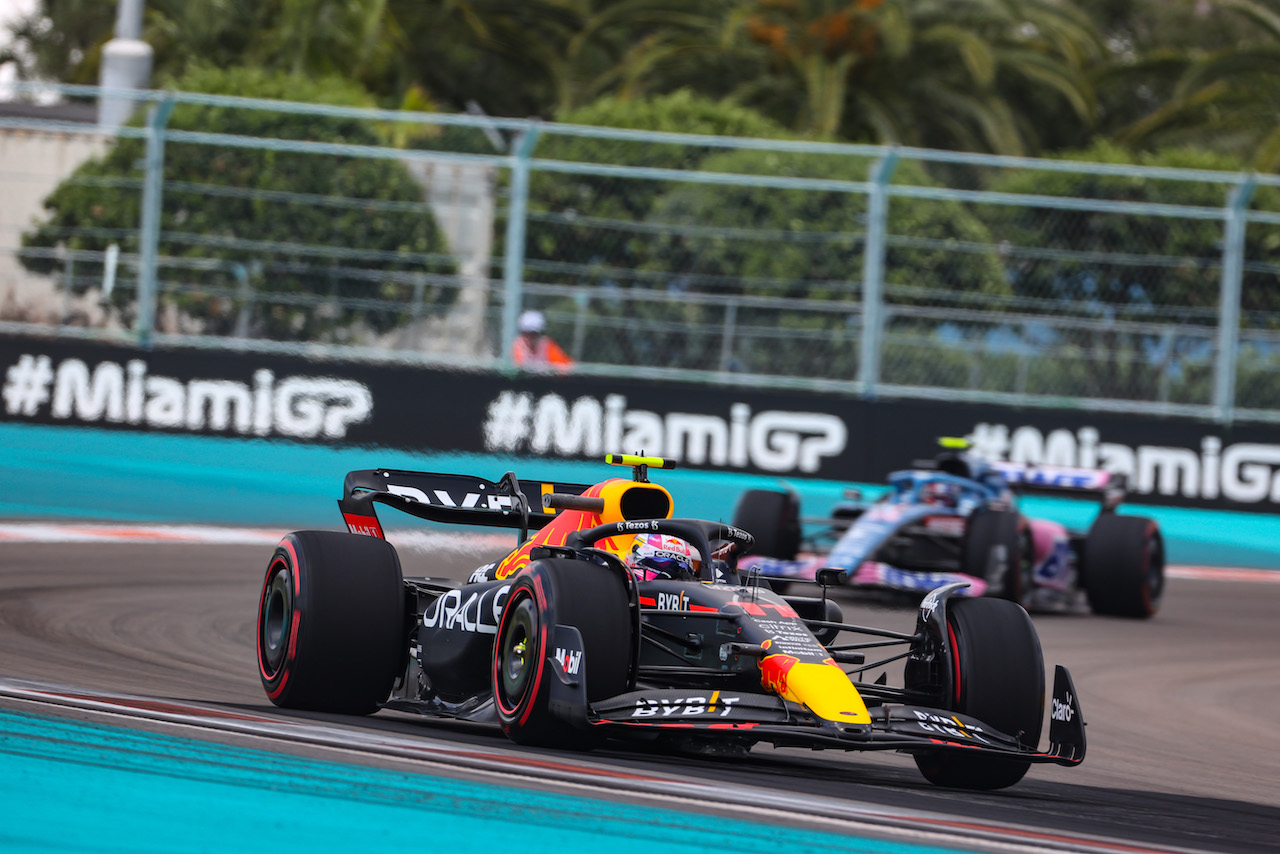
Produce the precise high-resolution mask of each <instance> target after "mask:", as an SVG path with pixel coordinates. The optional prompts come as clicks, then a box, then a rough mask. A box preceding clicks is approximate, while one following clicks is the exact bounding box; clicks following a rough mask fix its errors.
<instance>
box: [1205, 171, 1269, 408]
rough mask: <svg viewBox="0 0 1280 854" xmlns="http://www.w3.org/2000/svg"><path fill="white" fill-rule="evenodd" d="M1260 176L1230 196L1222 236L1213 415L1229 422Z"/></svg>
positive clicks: (1247, 180)
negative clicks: (1249, 214) (1249, 226)
mask: <svg viewBox="0 0 1280 854" xmlns="http://www.w3.org/2000/svg"><path fill="white" fill-rule="evenodd" d="M1257 186H1258V181H1257V176H1256V175H1254V174H1253V173H1252V172H1250V173H1248V174H1247V175H1246V176H1245V179H1244V181H1243V182H1242V183H1240V184H1237V185H1236V186H1235V187H1234V188H1233V189H1232V190H1231V193H1230V195H1228V196H1227V216H1226V229H1225V232H1226V233H1225V235H1224V238H1223V253H1222V288H1221V291H1222V292H1221V294H1220V297H1221V303H1220V306H1219V309H1218V353H1217V361H1216V363H1215V365H1214V379H1213V409H1214V417H1215V418H1217V420H1218V421H1219V422H1221V423H1223V424H1230V423H1231V420H1232V410H1233V409H1234V408H1235V398H1236V351H1237V350H1239V348H1240V296H1241V291H1242V290H1243V288H1242V283H1241V279H1242V278H1243V276H1244V238H1245V225H1246V211H1247V209H1248V207H1249V202H1250V201H1251V200H1252V199H1253V191H1254V190H1255V189H1256V188H1257Z"/></svg>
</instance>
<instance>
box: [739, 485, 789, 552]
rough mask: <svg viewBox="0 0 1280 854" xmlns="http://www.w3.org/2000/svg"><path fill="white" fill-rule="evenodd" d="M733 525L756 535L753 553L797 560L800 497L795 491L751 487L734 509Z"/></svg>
mask: <svg viewBox="0 0 1280 854" xmlns="http://www.w3.org/2000/svg"><path fill="white" fill-rule="evenodd" d="M733 526H734V527H735V528H741V529H742V530H744V531H746V532H747V533H749V534H751V535H752V536H753V537H755V538H756V542H755V546H754V547H753V548H752V549H751V551H752V553H753V554H757V555H761V556H762V557H776V558H778V559H779V560H795V559H796V553H797V552H798V551H799V550H800V498H799V497H798V496H797V495H796V494H795V493H794V492H779V491H776V490H772V489H748V490H747V491H746V492H744V493H742V497H741V498H739V499H738V505H737V506H736V507H735V508H734V510H733Z"/></svg>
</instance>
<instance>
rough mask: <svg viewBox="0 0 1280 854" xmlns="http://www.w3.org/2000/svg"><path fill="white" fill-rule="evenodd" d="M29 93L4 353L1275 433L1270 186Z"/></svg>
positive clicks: (6, 247) (206, 98)
mask: <svg viewBox="0 0 1280 854" xmlns="http://www.w3.org/2000/svg"><path fill="white" fill-rule="evenodd" d="M16 89H17V91H18V93H19V95H20V97H21V98H23V99H24V101H23V103H18V102H14V103H11V104H0V200H3V201H0V331H5V330H8V331H13V332H22V333H30V332H32V331H40V330H43V331H46V332H52V333H54V334H58V335H64V336H82V337H94V338H106V339H113V338H115V339H121V340H127V341H135V342H137V343H139V344H141V345H142V346H144V347H146V346H153V345H154V344H156V343H164V344H173V345H180V346H195V347H204V348H213V349H228V348H230V349H248V350H262V351H266V350H270V351H276V352H286V353H304V354H312V355H317V356H339V357H344V358H362V359H395V360H400V361H408V362H421V363H424V364H428V363H429V364H446V365H457V366H462V367H473V368H475V367H478V368H486V367H487V368H510V367H511V363H510V360H509V357H508V355H507V354H508V353H509V352H510V345H511V342H512V340H513V339H514V337H515V335H516V319H517V316H518V315H519V313H520V312H521V311H522V310H524V309H527V308H537V309H539V310H541V311H543V312H544V314H545V315H546V317H547V319H548V332H549V333H550V334H551V335H552V336H553V337H554V338H556V339H557V340H558V341H559V342H560V343H561V345H562V346H564V347H565V349H566V350H568V351H569V352H570V354H571V355H572V356H573V357H574V358H575V359H576V361H577V364H576V365H575V367H574V370H575V371H577V372H580V373H587V374H596V375H602V376H613V377H618V378H619V379H625V378H628V377H636V376H644V377H670V378H673V379H687V380H700V381H706V382H712V383H719V384H733V385H742V386H750V387H778V388H809V389H819V390H826V391H835V392H841V393H845V394H850V395H857V396H862V397H867V398H870V397H880V398H888V397H898V398H932V399H944V400H945V399H956V400H968V401H984V402H996V403H1003V404H1010V405H1019V406H1026V405H1032V406H1059V407H1060V406H1070V407H1080V408H1086V409H1094V410H1111V411H1117V412H1139V413H1143V414H1161V415H1187V416H1194V417H1201V418H1212V419H1215V420H1217V421H1219V422H1223V423H1229V422H1231V421H1235V420H1240V421H1280V287H1277V272H1280V228H1278V226H1280V177H1277V176H1271V175H1255V174H1252V173H1235V172H1217V171H1205V170H1195V169H1170V168H1154V167H1136V166H1128V165H1125V166H1120V165H1110V164H1102V163H1085V162H1077V161H1059V160H1044V159H1031V158H1013V157H997V156H988V155H977V154H963V153H955V152H943V151H932V150H922V149H908V148H898V147H883V146H867V145H841V144H823V143H811V142H800V141H782V140H762V139H743V138H731V137H712V136H698V135H689V134H673V133H651V132H641V131H632V130H624V129H609V128H597V127H585V126H573V125H563V124H554V123H543V122H537V121H528V120H514V119H499V118H492V117H486V116H473V115H461V114H434V113H404V112H399V111H384V110H371V109H358V108H344V107H333V106H320V105H314V104H298V103H287V102H279V101H259V100H251V99H241V98H230V97H221V96H211V95H202V94H195V93H182V92H129V93H123V92H104V91H103V90H99V89H96V88H94V87H80V86H43V85H35V84H19V85H18V86H17V87H16ZM51 94H56V95H57V96H58V99H59V104H60V106H59V107H57V108H36V107H30V106H24V104H25V103H26V102H29V101H30V100H32V99H33V98H37V99H38V98H39V97H46V98H47V97H49V96H50V95H51ZM104 94H105V95H108V96H112V97H131V98H134V99H135V100H136V101H137V102H138V104H139V110H138V112H137V114H136V115H137V116H138V118H137V119H136V120H135V122H134V123H133V124H131V125H129V126H126V127H122V128H118V129H107V128H103V127H100V126H99V125H98V124H97V123H96V121H94V120H93V118H92V114H91V111H92V109H93V104H94V103H95V102H96V101H97V99H99V98H100V97H101V96H103V95H104ZM77 110H80V111H81V112H80V113H77V112H76V111H77ZM59 111H61V112H59ZM51 113H53V114H51Z"/></svg>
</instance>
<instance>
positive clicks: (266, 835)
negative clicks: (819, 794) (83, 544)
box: [0, 712, 953, 854]
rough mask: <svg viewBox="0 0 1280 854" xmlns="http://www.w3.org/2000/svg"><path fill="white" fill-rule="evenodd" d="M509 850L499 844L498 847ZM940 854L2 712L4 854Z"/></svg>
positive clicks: (0, 842) (0, 843) (0, 829)
mask: <svg viewBox="0 0 1280 854" xmlns="http://www.w3.org/2000/svg"><path fill="white" fill-rule="evenodd" d="M504 841H505V843H504ZM504 844H513V845H515V846H516V848H518V850H519V851H520V852H521V854H540V853H541V852H547V854H563V853H564V852H576V851H592V852H594V851H608V852H610V854H640V852H652V851H661V852H662V853H663V854H686V853H687V854H704V852H707V851H713V850H714V851H735V852H743V853H744V854H751V852H760V854H775V852H778V851H788V852H797V854H800V852H848V851H852V850H856V851H859V852H863V854H935V852H936V854H943V852H947V851H950V850H953V849H944V848H936V847H929V846H922V845H912V844H906V843H898V842H889V841H882V840H876V839H867V838H863V837H856V838H855V837H850V836H846V835H842V834H836V833H830V832H822V831H817V830H807V829H803V828H797V827H791V826H786V825H780V824H770V823H766V822H762V821H744V820H741V819H728V818H721V817H717V816H705V815H697V814H695V813H683V812H677V811H674V810H667V809H657V808H653V807H649V806H638V805H633V804H628V803H619V802H615V801H607V800H596V799H592V798H585V797H582V796H575V795H562V794H553V793H547V792H539V791H534V790H529V789H517V788H509V787H497V786H489V785H484V784H479V783H470V782H466V781H461V780H454V779H447V778H442V777H435V776H431V775H428V774H408V773H404V772H400V771H393V770H386V769H380V768H370V767H363V766H359V765H346V764H339V763H334V762H320V761H316V760H311V759H304V758H299V757H295V756H288V755H281V754H276V753H269V752H266V751H261V750H249V749H244V748H237V747H230V746H225V745H220V744H216V743H213V742H206V741H198V740H194V739H185V738H174V737H171V736H166V735H158V734H155V733H146V732H138V731H134V730H129V729H125V728H120V727H106V726H99V725H95V724H88V723H80V722H74V721H69V720H64V719H61V718H50V717H39V716H33V715H25V714H16V713H8V712H0V851H5V852H7V854H26V852H44V853H45V854H47V852H57V851H67V852H77V854H79V852H84V851H96V852H115V851H119V852H129V854H143V852H152V851H154V852H165V854H180V852H187V851H193V852H194V851H309V852H321V851H342V852H352V851H374V850H377V851H417V850H427V851H449V852H467V851H492V850H495V849H497V848H502V847H504Z"/></svg>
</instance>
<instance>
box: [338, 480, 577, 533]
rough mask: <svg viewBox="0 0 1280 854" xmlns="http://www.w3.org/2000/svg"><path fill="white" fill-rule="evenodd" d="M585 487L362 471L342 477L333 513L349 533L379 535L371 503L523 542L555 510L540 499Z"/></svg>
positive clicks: (553, 514) (553, 513)
mask: <svg viewBox="0 0 1280 854" xmlns="http://www.w3.org/2000/svg"><path fill="white" fill-rule="evenodd" d="M590 488H591V485H590V484H579V483H562V482H559V481H553V480H525V481H521V480H518V479H517V478H516V476H515V473H514V472H507V473H506V474H504V475H503V476H502V477H501V478H500V479H499V480H498V481H496V482H494V481H491V480H485V479H484V478H479V477H472V476H470V475H462V474H442V473H439V472H422V471H403V470H398V469H362V470H359V471H353V472H349V473H348V474H347V476H346V479H345V480H344V481H343V484H342V497H341V498H339V499H338V509H339V510H341V511H342V517H343V519H344V520H345V521H346V523H347V528H348V529H349V530H350V531H351V532H352V533H355V534H368V535H370V536H375V537H382V536H383V532H382V526H381V525H380V524H379V522H378V516H377V512H376V511H375V509H374V503H375V502H376V503H378V504H385V505H387V506H388V507H393V508H395V509H396V510H400V511H402V512H404V513H408V514H409V515H411V516H417V517H418V518H420V519H427V520H430V521H432V522H442V523H445V524H453V525H484V526H487V527H497V528H515V529H518V530H520V532H521V538H522V539H523V538H524V537H526V536H527V535H528V532H529V531H530V530H538V529H540V528H542V527H543V526H545V525H546V524H547V523H548V522H550V521H551V520H552V519H554V518H555V511H548V510H546V509H544V508H543V506H542V496H543V495H545V494H547V493H549V492H556V493H560V494H568V495H581V494H582V493H583V492H585V491H586V490H588V489H590Z"/></svg>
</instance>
